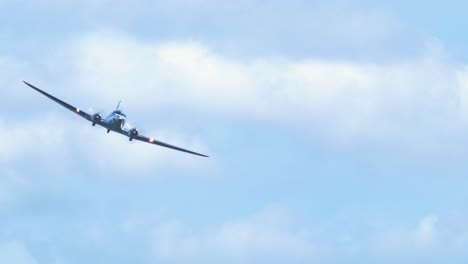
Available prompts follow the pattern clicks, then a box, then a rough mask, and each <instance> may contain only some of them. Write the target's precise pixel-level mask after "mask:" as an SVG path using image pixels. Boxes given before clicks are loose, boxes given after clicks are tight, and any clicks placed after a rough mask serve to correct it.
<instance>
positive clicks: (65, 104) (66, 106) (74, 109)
mask: <svg viewBox="0 0 468 264" xmlns="http://www.w3.org/2000/svg"><path fill="white" fill-rule="evenodd" d="M23 82H24V83H25V84H26V85H27V86H29V87H31V88H33V89H34V90H36V91H37V92H39V93H41V94H43V95H44V96H46V97H48V98H49V99H51V100H52V101H54V102H56V103H58V104H60V105H61V106H63V107H65V108H67V109H68V110H70V111H72V112H73V113H75V114H77V115H79V116H81V117H83V118H84V119H86V120H88V121H90V122H93V116H91V115H90V114H88V113H86V112H85V111H83V110H81V109H79V108H76V107H74V106H72V105H70V104H68V103H66V102H64V101H62V100H60V99H58V98H56V97H54V96H52V95H50V94H48V93H46V92H44V91H42V90H41V89H39V88H37V87H35V86H34V85H32V84H29V83H27V82H25V81H23ZM96 124H99V125H101V126H103V125H104V123H102V122H96Z"/></svg>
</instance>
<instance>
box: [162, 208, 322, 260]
mask: <svg viewBox="0 0 468 264" xmlns="http://www.w3.org/2000/svg"><path fill="white" fill-rule="evenodd" d="M153 248H154V254H155V255H156V257H157V258H161V259H166V260H177V261H186V260H192V261H193V260H197V259H211V258H215V259H220V258H221V259H225V260H229V259H231V260H234V262H236V260H243V261H246V262H248V261H250V260H253V259H265V258H266V259H272V260H278V259H290V260H292V259H302V260H310V259H311V258H313V257H314V256H315V254H316V246H315V245H314V243H313V242H312V239H311V236H310V234H309V233H307V232H305V231H304V229H302V227H300V226H298V225H297V223H296V221H295V220H294V219H293V218H292V213H291V211H289V210H288V209H286V208H284V207H279V206H269V207H266V208H265V209H263V210H261V211H259V212H257V213H255V214H254V215H252V216H248V217H246V218H243V219H238V220H234V221H227V222H225V223H223V224H221V225H219V226H216V227H211V228H210V229H208V230H205V231H204V232H201V233H193V232H184V229H183V226H182V225H181V224H180V223H178V222H166V223H162V224H160V225H158V226H157V228H156V229H155V230H154V232H153Z"/></svg>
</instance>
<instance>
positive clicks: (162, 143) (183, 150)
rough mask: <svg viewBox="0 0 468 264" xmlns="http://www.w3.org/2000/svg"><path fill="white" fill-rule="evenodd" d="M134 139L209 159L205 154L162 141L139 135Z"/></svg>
mask: <svg viewBox="0 0 468 264" xmlns="http://www.w3.org/2000/svg"><path fill="white" fill-rule="evenodd" d="M134 139H136V140H139V141H143V142H146V143H150V144H153V145H158V146H161V147H165V148H170V149H174V150H178V151H182V152H185V153H190V154H193V155H197V156H201V157H209V156H207V155H204V154H200V153H197V152H193V151H191V150H187V149H183V148H179V147H176V146H173V145H170V144H167V143H164V142H162V141H158V140H156V139H154V138H149V137H145V136H140V135H138V136H136V137H135V138H134Z"/></svg>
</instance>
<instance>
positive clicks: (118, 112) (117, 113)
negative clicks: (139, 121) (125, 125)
mask: <svg viewBox="0 0 468 264" xmlns="http://www.w3.org/2000/svg"><path fill="white" fill-rule="evenodd" d="M114 114H116V115H121V116H123V117H127V116H126V115H125V114H124V113H122V111H120V110H116V111H114Z"/></svg>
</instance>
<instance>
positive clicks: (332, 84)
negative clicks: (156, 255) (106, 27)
mask: <svg viewBox="0 0 468 264" xmlns="http://www.w3.org/2000/svg"><path fill="white" fill-rule="evenodd" d="M433 43H435V44H433ZM67 52H68V53H69V54H70V56H71V57H72V58H73V59H72V64H71V65H70V66H68V68H67V69H68V70H69V71H70V72H74V73H75V74H74V75H73V76H72V77H73V78H72V80H74V81H72V82H71V83H74V86H75V87H77V90H78V87H79V88H80V92H82V94H84V95H86V96H87V97H88V98H89V97H91V96H92V97H93V99H94V100H96V99H100V100H101V101H103V102H104V104H105V105H112V104H114V102H115V101H116V100H117V99H118V98H120V97H121V98H125V100H126V101H127V102H128V104H129V105H132V106H133V107H135V109H137V111H139V112H144V111H146V112H147V111H150V112H158V110H161V109H164V108H165V107H166V110H168V109H180V108H183V109H184V111H192V112H193V111H194V110H196V111H198V112H199V113H201V115H202V114H205V115H210V116H213V115H215V116H219V117H221V118H226V117H241V118H245V119H251V120H252V119H253V120H263V121H267V122H275V123H280V124H286V125H291V126H294V127H299V128H301V129H309V130H311V131H314V134H317V133H319V134H323V135H326V136H325V137H327V138H331V139H333V140H338V141H340V142H353V141H356V140H357V141H360V140H363V141H371V142H380V143H384V144H393V143H395V142H399V143H401V145H407V146H410V147H412V146H417V145H419V146H423V145H431V144H436V143H434V142H437V140H434V139H435V138H436V137H446V138H449V137H450V136H451V135H460V134H461V132H462V131H461V130H460V128H461V127H462V126H463V125H464V124H463V122H461V116H462V111H463V107H464V106H463V105H465V104H466V103H465V102H464V101H463V100H461V99H462V97H461V95H463V92H462V91H463V85H460V82H459V80H463V76H464V75H465V74H464V73H463V72H462V71H460V67H459V66H458V65H457V64H455V63H453V62H451V61H450V60H448V59H447V58H446V56H445V52H444V51H443V48H440V45H439V44H437V42H436V41H435V42H430V43H429V45H428V46H427V47H426V49H425V52H424V53H423V54H422V55H421V56H420V57H416V58H413V59H407V60H404V61H397V62H392V63H382V64H371V63H356V62H351V61H349V62H346V61H330V60H323V59H314V58H308V59H302V60H289V59H274V58H252V59H249V60H238V59H233V58H228V57H224V56H223V55H222V54H218V53H215V52H213V51H212V50H210V49H208V48H206V47H204V45H202V44H200V43H194V42H179V43H177V42H173V43H154V42H145V41H139V40H136V39H133V38H131V37H129V36H126V35H121V34H116V33H115V32H114V33H112V32H99V33H97V34H90V35H86V36H85V37H83V38H81V39H79V40H78V41H76V42H74V43H73V44H72V45H71V47H69V49H68V51H67ZM67 58H69V57H67ZM55 63H56V64H57V65H60V64H61V63H63V61H61V60H60V58H59V59H58V60H56V61H55ZM461 83H463V82H461ZM82 89H84V90H82ZM149 109H151V110H149ZM201 115H199V116H201ZM428 131H430V132H428Z"/></svg>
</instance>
